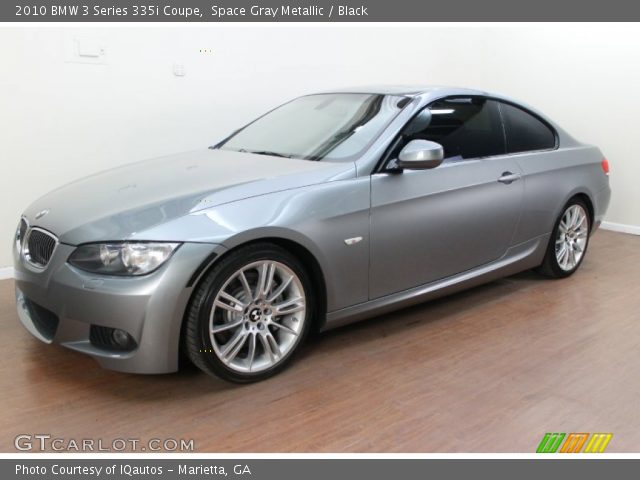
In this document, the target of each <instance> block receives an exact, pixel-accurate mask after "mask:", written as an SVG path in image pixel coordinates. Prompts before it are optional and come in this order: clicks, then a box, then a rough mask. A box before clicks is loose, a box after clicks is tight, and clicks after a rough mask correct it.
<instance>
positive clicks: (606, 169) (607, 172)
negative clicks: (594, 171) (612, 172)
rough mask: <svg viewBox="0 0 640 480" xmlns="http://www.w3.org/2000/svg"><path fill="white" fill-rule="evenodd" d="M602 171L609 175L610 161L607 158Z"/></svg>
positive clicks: (603, 162)
mask: <svg viewBox="0 0 640 480" xmlns="http://www.w3.org/2000/svg"><path fill="white" fill-rule="evenodd" d="M602 171H603V172H604V174H605V175H609V160H607V159H606V158H603V159H602Z"/></svg>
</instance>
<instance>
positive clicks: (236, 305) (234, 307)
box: [215, 291, 247, 313]
mask: <svg viewBox="0 0 640 480" xmlns="http://www.w3.org/2000/svg"><path fill="white" fill-rule="evenodd" d="M222 300H226V301H227V302H229V303H225V302H223V301H222ZM215 304H216V305H217V306H218V307H220V308H224V309H225V310H229V311H230V312H237V313H242V312H243V311H244V308H245V307H246V306H247V305H246V304H244V303H243V302H241V301H240V300H238V299H237V298H236V297H234V296H233V295H229V294H228V293H227V292H225V291H220V293H219V294H218V298H216V301H215Z"/></svg>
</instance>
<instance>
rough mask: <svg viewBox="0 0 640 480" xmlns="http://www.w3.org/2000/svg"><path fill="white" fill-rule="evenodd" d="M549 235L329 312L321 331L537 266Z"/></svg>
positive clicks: (542, 255) (541, 258) (542, 256)
mask: <svg viewBox="0 0 640 480" xmlns="http://www.w3.org/2000/svg"><path fill="white" fill-rule="evenodd" d="M550 235H551V234H550V233H548V234H545V235H541V236H539V237H536V238H534V239H531V240H528V241H526V242H524V243H521V244H518V245H514V246H513V247H511V248H509V249H508V250H507V251H506V252H505V254H504V255H503V256H502V257H501V258H500V259H498V260H496V261H494V262H491V263H487V264H485V265H482V266H480V267H478V268H474V269H472V270H467V271H465V272H461V273H458V274H456V275H453V276H451V277H447V278H444V279H442V280H437V281H435V282H431V283H428V284H425V285H420V286H418V287H414V288H411V289H409V290H403V291H401V292H398V293H394V294H391V295H386V296H384V297H380V298H376V299H373V300H369V301H368V302H364V303H359V304H357V305H353V306H351V307H346V308H343V309H340V310H336V311H333V312H329V313H327V320H326V322H325V324H324V326H323V327H322V329H321V330H322V331H325V330H330V329H333V328H337V327H341V326H343V325H348V324H350V323H354V322H358V321H360V320H365V319H367V318H371V317H374V316H378V315H382V314H384V313H388V312H391V311H393V310H398V309H400V308H404V307H409V306H411V305H416V304H418V303H422V302H425V301H427V300H432V299H434V298H439V297H443V296H445V295H449V294H451V293H455V292H459V291H461V290H465V289H467V288H471V287H475V286H477V285H482V284H483V283H488V282H491V281H493V280H497V279H499V278H503V277H508V276H509V275H514V274H516V273H519V272H522V271H524V270H528V269H530V268H535V267H538V266H539V265H540V264H541V263H542V260H543V259H544V254H545V251H546V249H547V245H548V243H549V237H550Z"/></svg>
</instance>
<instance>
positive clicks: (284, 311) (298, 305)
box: [273, 297, 305, 316]
mask: <svg viewBox="0 0 640 480" xmlns="http://www.w3.org/2000/svg"><path fill="white" fill-rule="evenodd" d="M304 308H305V307H304V299H303V298H302V297H295V298H291V299H289V300H285V301H284V302H282V303H278V304H275V305H273V311H274V313H275V315H276V316H280V315H289V314H292V313H296V312H300V311H302V310H304Z"/></svg>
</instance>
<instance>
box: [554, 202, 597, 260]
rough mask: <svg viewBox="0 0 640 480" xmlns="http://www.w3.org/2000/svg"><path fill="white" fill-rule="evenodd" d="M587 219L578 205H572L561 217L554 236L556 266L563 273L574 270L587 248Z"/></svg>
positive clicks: (585, 213)
mask: <svg viewBox="0 0 640 480" xmlns="http://www.w3.org/2000/svg"><path fill="white" fill-rule="evenodd" d="M588 235H589V218H588V216H587V212H586V211H585V209H584V208H583V207H582V205H580V204H573V205H571V206H570V207H569V208H567V209H566V210H565V212H564V214H563V215H562V219H561V220H560V224H559V226H558V234H557V236H556V243H555V252H556V260H557V262H558V266H559V267H560V268H561V269H562V270H564V271H565V272H569V271H572V270H574V269H575V268H576V267H577V266H578V264H579V263H580V260H581V259H582V256H583V254H584V251H585V249H586V247H587V237H588Z"/></svg>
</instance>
